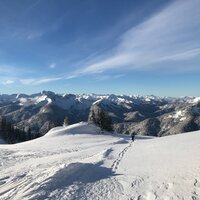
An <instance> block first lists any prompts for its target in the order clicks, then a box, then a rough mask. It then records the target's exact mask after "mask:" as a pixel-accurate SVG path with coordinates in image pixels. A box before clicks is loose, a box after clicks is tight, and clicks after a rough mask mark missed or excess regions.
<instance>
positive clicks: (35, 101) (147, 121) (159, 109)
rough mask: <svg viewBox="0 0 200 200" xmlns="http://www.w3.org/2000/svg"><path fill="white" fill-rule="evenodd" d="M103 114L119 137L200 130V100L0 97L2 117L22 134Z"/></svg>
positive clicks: (47, 93)
mask: <svg viewBox="0 0 200 200" xmlns="http://www.w3.org/2000/svg"><path fill="white" fill-rule="evenodd" d="M99 110H103V111H105V112H106V113H107V114H108V115H109V116H110V118H111V119H112V123H113V129H114V131H116V132H119V133H126V134H131V133H133V132H134V133H135V134H139V135H152V136H165V135H172V134H179V133H183V132H189V131H195V130H199V129H200V98H195V97H184V98H167V97H166V98H160V97H155V96H126V95H95V94H91V95H86V94H83V95H74V94H64V95H59V94H55V93H53V92H50V91H43V92H41V93H38V94H33V95H26V94H12V95H0V116H1V117H2V118H3V119H5V120H6V121H7V122H9V123H11V124H12V125H13V126H15V127H17V128H18V129H19V130H26V129H30V130H31V133H32V134H33V135H38V134H40V135H44V134H45V133H47V131H48V130H49V129H51V128H52V127H55V126H59V125H62V124H63V121H64V119H65V118H66V117H67V118H68V121H69V123H70V124H73V123H77V122H80V121H91V117H92V115H93V114H94V113H97V112H98V111H99Z"/></svg>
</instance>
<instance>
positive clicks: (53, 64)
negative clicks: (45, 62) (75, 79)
mask: <svg viewBox="0 0 200 200" xmlns="http://www.w3.org/2000/svg"><path fill="white" fill-rule="evenodd" d="M56 65H57V64H56V63H51V64H49V68H51V69H54V68H55V67H56Z"/></svg>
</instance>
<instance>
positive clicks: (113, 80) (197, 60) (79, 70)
mask: <svg viewBox="0 0 200 200" xmlns="http://www.w3.org/2000/svg"><path fill="white" fill-rule="evenodd" d="M199 8H200V1H199V0H190V1H188V0H176V1H175V0H174V1H173V0H159V1H158V0H151V1H149V0H123V1H122V0H84V1H83V0H59V1H58V0H17V1H13V0H7V1H3V0H0V88H1V89H0V93H36V92H39V91H42V90H51V91H54V92H57V93H101V94H105V93H115V94H139V95H147V94H154V95H158V96H186V95H188V96H199V95H200V88H199V86H200V12H199Z"/></svg>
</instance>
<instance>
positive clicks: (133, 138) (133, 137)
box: [131, 132, 135, 141]
mask: <svg viewBox="0 0 200 200" xmlns="http://www.w3.org/2000/svg"><path fill="white" fill-rule="evenodd" d="M131 139H132V141H134V140H135V133H134V132H133V133H131Z"/></svg>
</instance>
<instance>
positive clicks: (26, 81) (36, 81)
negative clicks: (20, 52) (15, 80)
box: [20, 77, 63, 85]
mask: <svg viewBox="0 0 200 200" xmlns="http://www.w3.org/2000/svg"><path fill="white" fill-rule="evenodd" d="M62 79H63V78H62V77H51V78H38V79H32V78H31V79H21V80H20V82H21V83H22V84H24V85H40V84H43V83H49V82H53V81H58V80H62Z"/></svg>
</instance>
